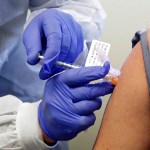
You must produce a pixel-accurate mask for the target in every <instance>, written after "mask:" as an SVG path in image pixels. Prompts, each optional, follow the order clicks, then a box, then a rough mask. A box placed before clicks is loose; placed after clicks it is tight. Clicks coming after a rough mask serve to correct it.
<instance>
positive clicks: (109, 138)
mask: <svg viewBox="0 0 150 150" xmlns="http://www.w3.org/2000/svg"><path fill="white" fill-rule="evenodd" d="M121 72H122V73H121V76H120V79H119V82H118V84H117V86H116V88H115V90H114V92H113V94H112V96H111V98H110V101H109V103H108V105H107V109H106V112H105V114H104V118H103V121H102V125H101V128H100V131H99V134H98V136H97V140H96V143H95V146H94V148H93V149H94V150H148V149H149V148H150V98H149V90H148V84H147V79H146V73H145V67H144V62H143V55H142V48H141V43H140V42H139V43H138V44H137V45H136V46H135V48H134V49H133V50H132V52H131V53H130V55H129V56H128V58H127V59H126V61H125V63H124V65H123V67H122V71H121Z"/></svg>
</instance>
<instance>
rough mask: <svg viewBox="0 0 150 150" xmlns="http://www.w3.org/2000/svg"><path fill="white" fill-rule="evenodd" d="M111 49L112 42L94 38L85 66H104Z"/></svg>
mask: <svg viewBox="0 0 150 150" xmlns="http://www.w3.org/2000/svg"><path fill="white" fill-rule="evenodd" d="M109 50H110V44H109V43H105V42H101V41H97V40H93V41H92V44H91V47H90V50H89V53H88V57H87V59H86V63H85V66H86V67H88V66H102V65H103V64H104V62H105V61H106V60H108V57H107V56H108V53H109Z"/></svg>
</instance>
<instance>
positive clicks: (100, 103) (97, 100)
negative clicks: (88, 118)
mask: <svg viewBox="0 0 150 150" xmlns="http://www.w3.org/2000/svg"><path fill="white" fill-rule="evenodd" d="M95 101H96V102H97V103H99V105H100V108H101V106H102V100H101V98H99V97H98V98H96V99H95Z"/></svg>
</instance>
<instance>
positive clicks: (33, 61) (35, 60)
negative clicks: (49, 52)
mask: <svg viewBox="0 0 150 150" xmlns="http://www.w3.org/2000/svg"><path fill="white" fill-rule="evenodd" d="M39 61H40V59H39V58H38V57H37V55H34V56H33V55H30V56H28V57H27V63H28V64H30V65H36V64H37V63H38V62H39Z"/></svg>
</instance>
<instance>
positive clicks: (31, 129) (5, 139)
mask: <svg viewBox="0 0 150 150" xmlns="http://www.w3.org/2000/svg"><path fill="white" fill-rule="evenodd" d="M38 105H39V102H36V103H22V102H21V101H20V100H19V99H17V98H16V97H14V96H10V95H9V96H5V97H2V98H0V149H6V150H8V149H9V150H38V149H40V150H46V149H54V148H56V147H60V146H59V143H57V144H56V145H55V146H53V147H49V146H47V145H46V144H45V143H44V142H43V138H42V133H41V130H40V127H39V123H38V115H37V110H38ZM60 143H61V142H60Z"/></svg>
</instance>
